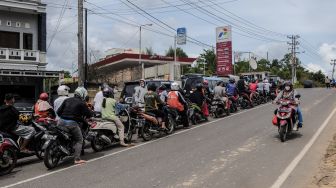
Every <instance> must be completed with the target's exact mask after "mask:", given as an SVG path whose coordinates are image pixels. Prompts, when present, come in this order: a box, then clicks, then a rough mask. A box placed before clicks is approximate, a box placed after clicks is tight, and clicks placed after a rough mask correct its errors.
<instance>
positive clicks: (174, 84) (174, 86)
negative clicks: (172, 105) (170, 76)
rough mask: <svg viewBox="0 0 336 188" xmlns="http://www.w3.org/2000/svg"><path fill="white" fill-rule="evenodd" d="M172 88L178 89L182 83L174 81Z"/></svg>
mask: <svg viewBox="0 0 336 188" xmlns="http://www.w3.org/2000/svg"><path fill="white" fill-rule="evenodd" d="M170 88H171V90H174V91H177V90H179V89H180V85H179V84H178V83H177V82H174V83H172V84H171V86H170Z"/></svg>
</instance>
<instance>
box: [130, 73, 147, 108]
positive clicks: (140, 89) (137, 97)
mask: <svg viewBox="0 0 336 188" xmlns="http://www.w3.org/2000/svg"><path fill="white" fill-rule="evenodd" d="M139 84H140V85H139V86H137V87H135V88H134V94H133V102H134V104H135V105H138V106H139V107H141V108H142V107H144V106H145V98H144V97H145V94H146V93H147V89H146V86H145V80H144V79H141V80H140V82H139Z"/></svg>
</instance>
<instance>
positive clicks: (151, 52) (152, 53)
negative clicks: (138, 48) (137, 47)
mask: <svg viewBox="0 0 336 188" xmlns="http://www.w3.org/2000/svg"><path fill="white" fill-rule="evenodd" d="M145 54H146V55H154V51H153V48H152V47H149V48H146V49H145Z"/></svg>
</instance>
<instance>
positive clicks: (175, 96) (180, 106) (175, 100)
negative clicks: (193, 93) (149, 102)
mask: <svg viewBox="0 0 336 188" xmlns="http://www.w3.org/2000/svg"><path fill="white" fill-rule="evenodd" d="M179 90H180V85H179V84H178V83H177V82H174V83H172V84H171V91H170V92H169V93H168V99H167V104H168V106H169V107H170V108H174V109H176V110H177V111H178V112H179V113H181V114H182V116H183V120H184V126H185V127H187V126H188V125H189V123H188V116H187V109H188V104H187V102H186V100H185V99H184V97H183V95H182V94H181V93H180V92H179Z"/></svg>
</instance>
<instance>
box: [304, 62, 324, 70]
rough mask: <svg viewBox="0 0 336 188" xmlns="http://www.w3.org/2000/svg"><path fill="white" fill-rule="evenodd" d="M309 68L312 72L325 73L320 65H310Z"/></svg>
mask: <svg viewBox="0 0 336 188" xmlns="http://www.w3.org/2000/svg"><path fill="white" fill-rule="evenodd" d="M307 66H308V68H309V70H310V71H313V72H318V71H319V70H321V71H322V72H325V69H323V68H322V67H321V66H320V65H317V64H313V63H309V64H308V65H307Z"/></svg>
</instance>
